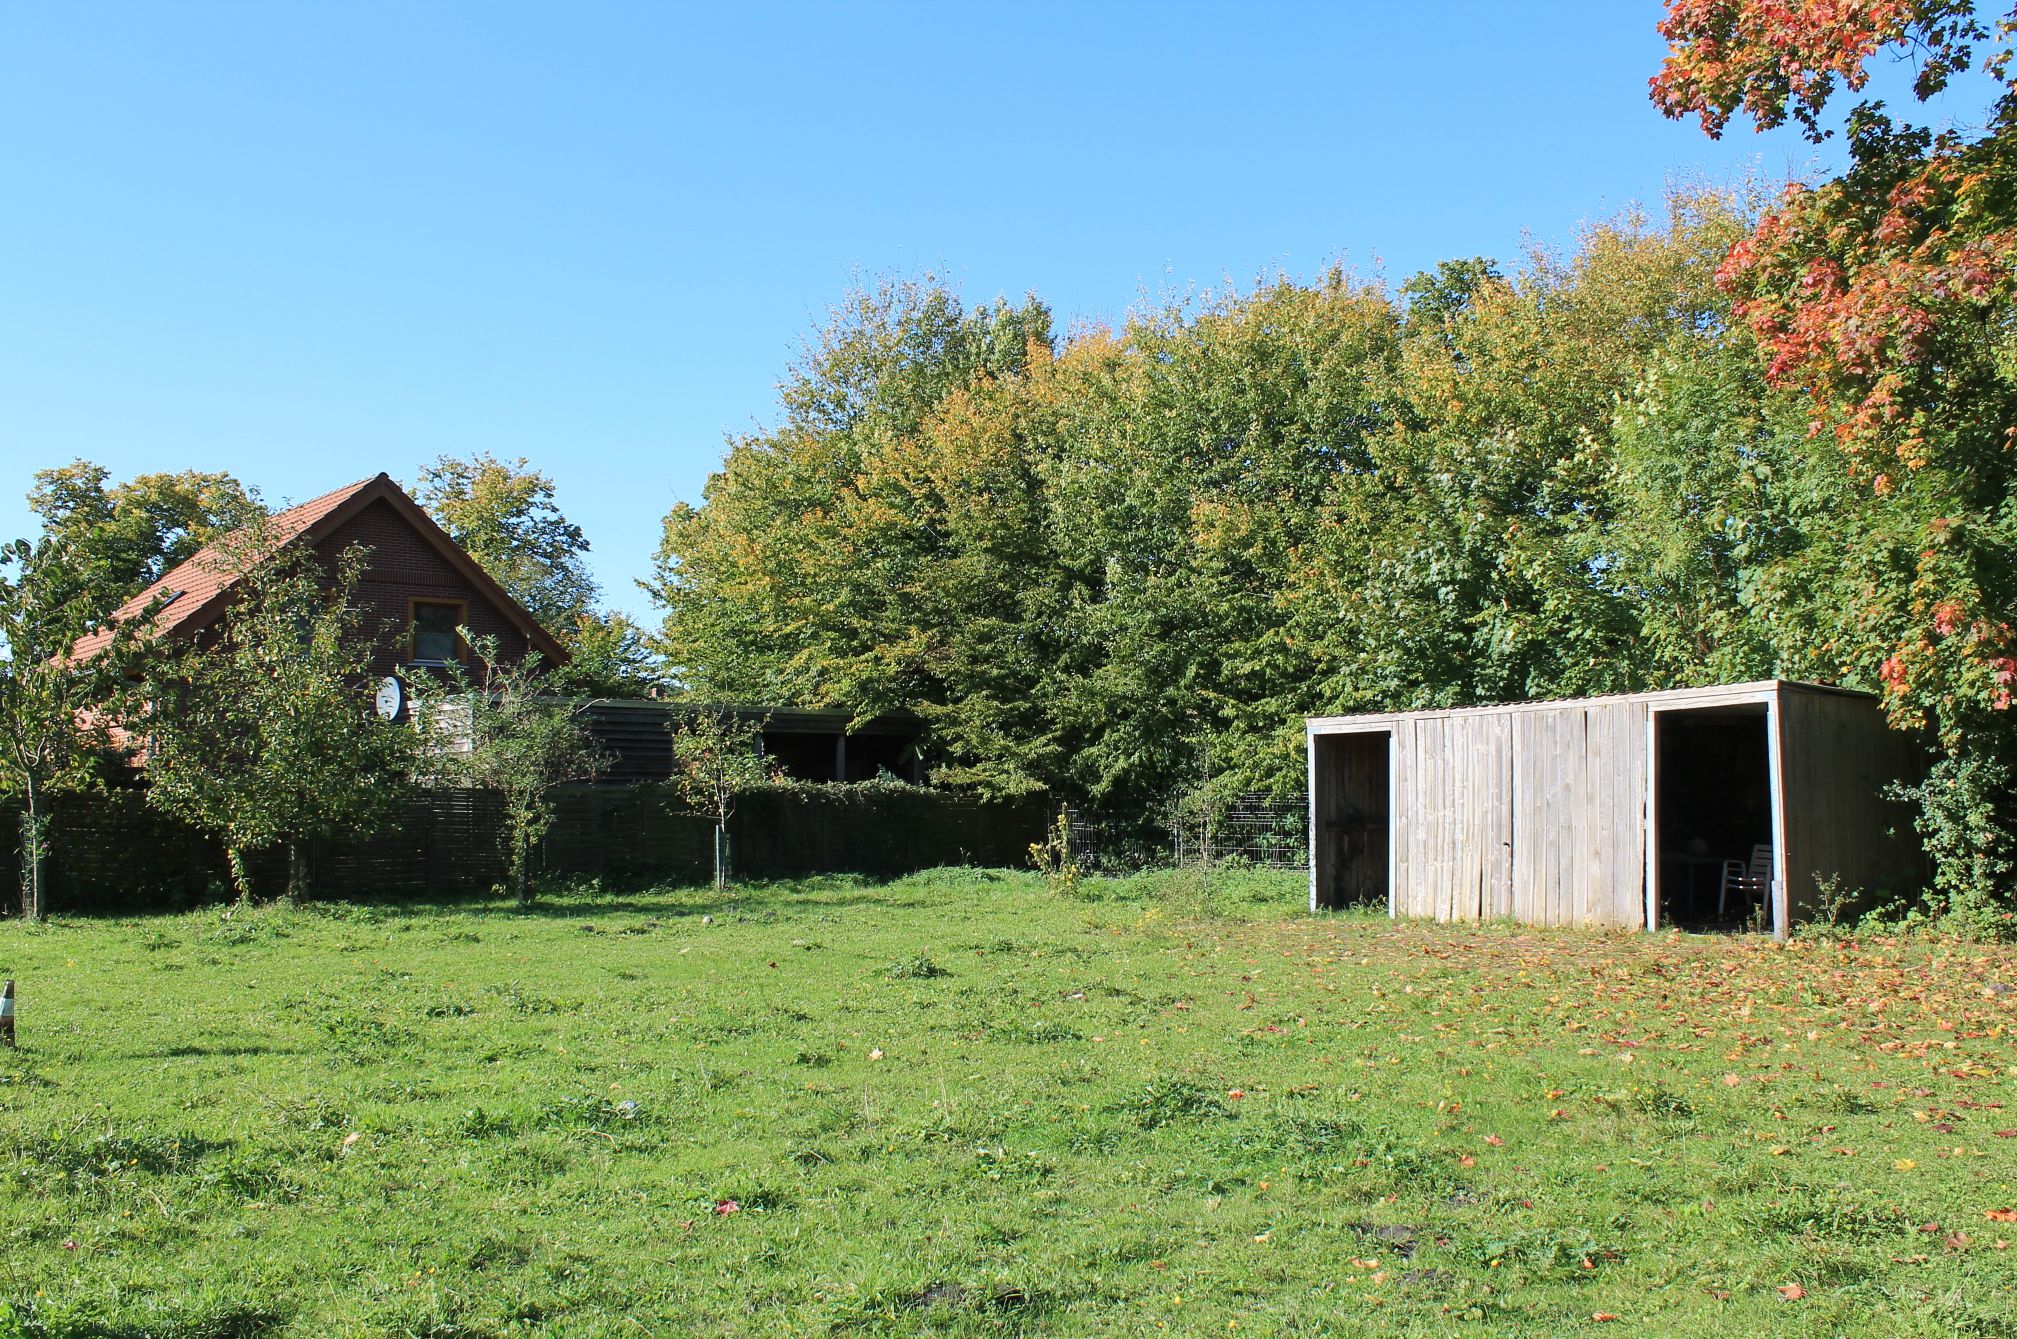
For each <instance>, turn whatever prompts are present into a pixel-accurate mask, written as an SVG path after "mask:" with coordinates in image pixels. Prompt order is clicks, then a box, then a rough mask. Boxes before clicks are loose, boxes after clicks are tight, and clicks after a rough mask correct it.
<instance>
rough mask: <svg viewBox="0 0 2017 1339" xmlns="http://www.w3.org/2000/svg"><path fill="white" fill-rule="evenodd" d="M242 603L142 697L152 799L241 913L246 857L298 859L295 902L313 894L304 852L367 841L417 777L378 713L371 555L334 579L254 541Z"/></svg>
mask: <svg viewBox="0 0 2017 1339" xmlns="http://www.w3.org/2000/svg"><path fill="white" fill-rule="evenodd" d="M232 554H233V557H232V559H231V561H233V562H234V563H235V564H236V565H237V566H238V567H239V569H240V571H241V572H242V575H241V576H240V577H239V581H238V588H239V594H238V596H237V597H236V599H235V600H234V601H233V603H232V604H231V605H230V607H229V608H228V609H226V611H225V613H224V615H223V617H222V618H221V620H220V622H219V625H218V629H217V632H216V635H215V636H214V637H213V638H206V639H205V640H204V641H203V642H201V643H200V644H197V645H194V646H189V647H185V648H181V649H180V650H178V651H176V652H175V653H173V654H164V655H162V656H159V657H157V658H156V659H155V661H154V663H153V664H152V666H151V667H150V669H149V671H148V673H147V676H146V679H145V681H144V684H143V686H142V690H141V693H140V697H141V699H142V701H143V703H144V708H143V714H142V715H141V716H139V717H138V718H137V719H135V720H134V721H133V722H132V726H133V728H134V729H136V730H144V734H145V741H146V766H147V777H148V783H149V784H148V789H147V799H148V802H149V803H150V804H153V805H156V806H158V807H159V808H161V809H162V810H163V811H164V812H166V813H169V814H172V815H174V816H175V817H177V818H179V819H182V820H183V821H185V822H187V823H189V824H191V825H193V826H195V827H198V828H201V829H203V830H205V831H207V832H211V833H213V834H215V835H216V837H217V838H218V840H219V841H220V842H222V844H223V846H224V849H225V854H226V856H227V858H228V859H229V862H230V867H231V878H232V883H233V885H234V886H235V887H236V889H237V892H238V900H239V904H240V905H243V904H244V903H246V902H247V901H249V900H250V899H251V897H252V895H253V889H252V881H251V875H250V873H249V871H248V867H247V863H246V858H247V856H248V855H249V854H250V853H252V852H256V851H261V850H266V849H269V848H271V847H274V846H278V845H285V846H286V847H287V849H288V856H289V859H288V882H287V892H286V896H287V897H288V899H289V900H294V899H297V898H299V897H301V896H303V895H304V894H305V892H306V884H307V876H308V869H307V863H306V859H305V852H304V849H303V844H304V843H305V842H307V841H310V840H312V839H315V838H318V837H328V836H333V835H335V834H337V833H339V832H341V833H358V832H366V831H369V830H371V828H373V827H374V826H375V825H377V824H378V823H380V822H382V821H383V820H384V819H385V818H387V817H388V816H389V815H390V813H391V812H392V809H393V806H394V803H395V801H396V800H397V799H398V798H399V796H400V795H401V794H402V788H403V786H404V784H405V782H406V779H407V778H408V777H409V775H410V774H411V769H412V765H413V762H414V757H415V750H414V735H413V732H412V731H410V730H407V729H403V728H401V727H398V726H395V725H392V724H389V723H387V722H385V721H381V720H379V719H378V718H377V716H376V715H375V713H374V712H373V710H372V703H371V686H370V681H369V672H370V665H371V659H372V653H373V650H374V645H373V637H372V635H371V630H369V629H367V628H366V627H365V626H364V624H363V621H362V616H361V615H360V613H359V612H358V610H357V608H356V606H355V604H354V602H353V600H352V596H353V594H354V593H355V591H356V588H357V584H358V582H359V580H360V579H361V578H362V576H363V573H364V569H365V553H364V551H363V550H362V549H361V548H352V549H350V550H349V551H348V552H346V553H344V554H343V555H342V556H341V557H340V558H339V559H338V560H337V561H336V562H335V563H334V564H333V567H331V568H327V569H326V568H325V567H324V566H323V565H322V564H320V563H319V562H318V561H317V560H316V559H315V558H314V557H313V555H310V554H307V553H303V552H299V551H295V550H291V549H281V550H280V551H278V552H277V553H276V552H273V551H272V548H271V546H270V545H268V544H265V543H264V542H263V540H262V538H261V537H260V535H259V533H258V530H257V528H256V527H255V528H254V529H253V530H251V531H248V532H244V533H242V534H241V535H240V536H239V538H238V539H237V540H235V541H233V545H232Z"/></svg>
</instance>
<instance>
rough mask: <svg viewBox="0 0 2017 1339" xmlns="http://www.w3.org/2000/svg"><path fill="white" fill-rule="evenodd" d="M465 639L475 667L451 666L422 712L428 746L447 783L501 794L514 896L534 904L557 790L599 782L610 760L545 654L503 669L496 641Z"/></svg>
mask: <svg viewBox="0 0 2017 1339" xmlns="http://www.w3.org/2000/svg"><path fill="white" fill-rule="evenodd" d="M458 635H460V636H461V637H462V638H463V640H464V641H465V642H467V643H468V645H469V649H470V652H471V654H472V656H473V659H474V661H475V664H474V666H473V667H472V666H467V665H464V664H462V663H460V662H456V663H452V664H450V665H448V666H446V667H445V668H444V670H443V672H442V678H441V680H440V684H441V686H443V687H445V688H446V692H445V693H442V694H440V695H439V696H438V699H437V700H435V701H433V702H431V703H430V702H424V703H423V706H422V708H421V710H420V712H419V717H420V719H419V722H418V724H419V727H420V729H419V737H420V742H421V744H422V747H424V748H425V749H426V750H427V753H428V765H429V767H430V768H432V769H434V770H436V771H438V772H439V773H440V779H441V780H444V781H447V782H450V783H459V784H462V785H466V786H473V787H476V788H478V789H482V790H493V791H496V792H497V794H498V796H499V797H500V798H501V799H502V800H503V801H504V822H503V824H502V825H501V826H500V828H499V830H498V834H497V837H498V842H499V844H500V845H501V846H502V847H503V849H504V854H505V867H506V870H507V874H506V878H507V880H508V881H509V883H510V886H511V892H512V895H513V896H514V897H516V898H517V899H518V902H519V904H520V905H521V906H523V905H526V904H529V903H530V902H531V901H532V898H533V892H534V889H533V886H532V852H533V848H534V847H535V846H537V845H538V844H539V840H540V838H542V837H544V836H545V835H546V832H547V829H548V828H550V827H552V826H553V814H554V806H555V800H554V790H555V789H556V788H557V787H560V786H563V785H566V784H567V783H568V782H571V781H592V780H594V779H595V778H596V777H597V776H599V775H600V774H601V773H602V771H603V769H604V768H605V767H606V766H607V765H608V762H609V759H608V757H607V755H606V754H605V753H604V752H603V750H602V748H601V746H600V745H599V744H597V742H596V740H595V737H594V736H593V735H592V734H591V733H590V732H589V729H588V723H587V721H586V719H585V718H584V717H583V715H582V709H583V706H584V704H583V703H582V702H580V701H578V700H575V699H573V698H559V697H554V696H552V695H551V689H552V686H553V685H552V682H551V680H550V678H549V677H548V671H547V666H546V664H545V662H544V661H543V660H542V659H541V658H540V656H539V655H538V653H537V652H534V653H532V654H530V655H528V656H526V657H525V658H524V659H523V660H520V661H518V662H517V663H515V664H506V663H500V657H499V655H498V650H497V641H496V639H495V638H489V637H474V636H471V635H470V633H469V630H468V629H467V628H464V629H462V630H461V631H460V633H459V634H458Z"/></svg>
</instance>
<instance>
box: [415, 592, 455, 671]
mask: <svg viewBox="0 0 2017 1339" xmlns="http://www.w3.org/2000/svg"><path fill="white" fill-rule="evenodd" d="M461 626H462V606H461V605H460V604H458V603H454V602H452V601H448V600H415V601H414V602H413V647H412V650H413V657H412V659H413V663H414V664H416V665H446V664H448V663H450V662H451V661H459V660H461V659H462V637H461V634H460V633H458V632H457V631H456V630H457V629H458V628H460V627H461Z"/></svg>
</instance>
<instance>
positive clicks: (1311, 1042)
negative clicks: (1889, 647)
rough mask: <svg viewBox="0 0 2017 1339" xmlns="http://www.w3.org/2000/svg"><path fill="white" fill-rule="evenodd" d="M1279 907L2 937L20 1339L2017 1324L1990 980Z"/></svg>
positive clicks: (842, 903)
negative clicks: (10, 1042)
mask: <svg viewBox="0 0 2017 1339" xmlns="http://www.w3.org/2000/svg"><path fill="white" fill-rule="evenodd" d="M1301 887H1302V881H1301V879H1300V877H1299V876H1296V875H1293V874H1290V875H1275V874H1262V873H1246V874H1238V875H1229V876H1225V877H1223V878H1221V879H1219V880H1218V881H1217V882H1216V884H1215V886H1214V887H1212V888H1210V889H1203V888H1200V887H1199V886H1198V885H1197V882H1196V880H1195V878H1187V877H1184V876H1172V875H1165V876H1145V877H1140V878H1136V879H1132V880H1126V881H1119V882H1112V881H1095V882H1094V883H1092V884H1090V885H1088V887H1087V889H1086V894H1087V895H1086V896H1084V897H1080V898H1072V899H1067V898H1061V897H1058V896H1056V895H1054V894H1052V893H1051V892H1049V891H1047V890H1046V889H1045V887H1044V886H1043V884H1042V883H1041V882H1039V881H1037V880H1035V879H1033V878H1030V877H1026V876H1022V875H1012V874H1001V873H991V872H986V871H972V870H948V871H938V872H933V873H928V874H923V875H919V876H916V877H913V878H909V879H904V880H901V881H898V882H895V883H889V884H881V885H877V884H870V883H865V882H861V881H856V880H847V879H820V880H808V881H802V882H795V883H781V884H774V885H766V886H760V887H755V888H749V889H742V890H737V891H736V892H735V893H734V894H733V895H732V896H731V897H729V898H727V899H725V900H716V899H715V898H714V896H713V895H712V893H710V892H706V891H702V890H692V889H673V890H665V891H661V892H651V893H644V894H638V895H630V896H622V897H610V896H590V895H582V896H556V897H552V898H550V899H548V900H547V902H546V903H545V904H544V905H543V906H541V907H540V908H539V909H538V910H536V911H534V912H531V913H520V912H517V911H515V910H513V909H511V908H510V907H508V906H505V905H502V904H464V905H457V906H443V907H411V906H326V907H310V908H306V909H302V910H298V911H293V912H284V911H280V910H262V911H257V912H253V913H250V914H244V915H240V916H239V917H237V918H235V919H231V920H224V919H221V918H220V917H219V916H218V914H217V913H216V912H215V911H209V912H196V913H190V914H187V915H180V916H162V917H151V918H136V919H126V920H69V921H59V922H57V923H54V924H51V925H47V926H43V927H35V926H27V925H22V924H19V923H12V922H10V923H6V924H0V976H14V977H18V978H20V980H21V982H22V1001H21V1018H20V1024H21V1037H22V1046H21V1048H20V1049H19V1050H17V1051H13V1052H5V1051H0V1339H17V1336H22V1335H28V1336H72V1337H76V1339H82V1337H84V1336H96V1337H100V1339H110V1337H114V1336H132V1337H135V1339H137V1337H138V1336H179V1337H183V1339H198V1337H203V1336H209V1337H217V1339H222V1337H225V1336H250V1335H263V1334H288V1335H302V1336H307V1335H315V1336H323V1335H351V1334H354V1335H442V1336H446V1335H456V1336H484V1335H497V1336H502V1335H534V1334H539V1335H568V1336H590V1335H595V1336H600V1335H611V1336H614V1335H629V1334H675V1333H676V1334H684V1335H741V1334H819V1335H853V1334H861V1335H871V1334H935V1335H936V1334H952V1335H969V1334H970V1335H983V1334H988V1335H997V1334H1023V1335H1043V1336H1052V1335H1060V1336H1062V1335H1106V1334H1136V1333H1170V1334H1190V1335H1208V1334H1209V1335H1228V1334H1232V1335H1255V1336H1292V1335H1307V1336H1315V1335H1351V1334H1368V1335H1371V1334H1421V1335H1450V1334H1463V1333H1478V1334H1518V1335H1535V1336H1540V1335H1556V1334H1563V1333H1575V1332H1580V1331H1586V1330H1587V1331H1591V1332H1595V1333H1606V1332H1608V1331H1609V1329H1611V1328H1614V1327H1615V1328H1619V1329H1627V1328H1629V1329H1633V1330H1636V1331H1638V1332H1641V1333H1658V1334H1663V1335H1689V1334H1698V1335H1718V1336H1727V1335H1732V1334H1745V1335H1753V1334H1761V1335H1762V1334H1788V1335H1792V1334H1803V1335H1804V1334H1886V1335H1928V1336H1931V1335H1957V1334H1959V1335H1995V1334H2008V1333H2010V1317H2011V1315H2012V1314H2013V1301H2012V1299H2013V1296H2017V1293H2013V1288H2017V1252H2013V1251H2012V1250H2011V1249H2010V1248H2009V1246H2008V1241H2009V1239H2012V1238H2017V1222H2013V1221H2011V1220H2012V1219H2013V1218H2017V1213H2013V1212H2012V1211H2013V1210H2017V1033H2013V1023H2017V951H2013V950H2011V949H2009V948H1990V947H1980V946H1972V945H1964V944H1955V943H1945V942H1938V941H1897V942H1893V941H1877V940H1864V941H1854V940H1839V941H1837V940H1796V941H1795V942H1793V943H1792V944H1790V945H1787V946H1784V947H1779V946H1774V945H1772V944H1771V943H1769V942H1767V941H1760V940H1731V939H1723V938H1684V937H1677V936H1671V935H1659V936H1643V935H1624V934H1602V933H1594V932H1571V931H1539V930H1531V929H1521V928H1517V927H1510V926H1463V927H1453V926H1440V925H1430V924H1406V923H1403V924H1393V923H1390V922H1389V921H1387V920H1386V918H1385V917H1383V916H1375V915H1359V914H1352V915H1341V916H1335V917H1323V918H1310V917H1307V916H1304V915H1301V914H1299V913H1298V910H1297V908H1298V907H1299V905H1300V900H1301V896H1302V893H1301ZM704 917H711V918H712V919H711V923H709V922H708V921H706V920H704V919H703V918H704Z"/></svg>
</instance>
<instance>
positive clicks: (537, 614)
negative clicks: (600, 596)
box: [414, 452, 596, 636]
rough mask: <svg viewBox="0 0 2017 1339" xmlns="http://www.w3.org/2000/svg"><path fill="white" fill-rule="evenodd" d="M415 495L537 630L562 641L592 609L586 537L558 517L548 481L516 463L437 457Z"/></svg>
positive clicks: (523, 463)
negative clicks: (533, 621)
mask: <svg viewBox="0 0 2017 1339" xmlns="http://www.w3.org/2000/svg"><path fill="white" fill-rule="evenodd" d="M414 497H415V499H416V500H417V501H418V502H419V503H420V505H421V506H422V507H424V508H426V510H427V513H428V514H429V515H430V516H432V517H433V518H434V520H435V522H436V523H437V524H438V525H440V526H441V528H442V529H443V530H446V531H447V532H448V535H449V537H450V538H451V539H453V540H454V541H455V542H456V543H457V544H459V545H461V546H462V548H463V549H464V550H465V551H466V552H467V553H468V554H469V555H470V556H471V557H472V558H474V559H476V561H477V562H478V563H480V564H482V566H483V570H484V571H486V572H488V573H490V575H491V576H492V577H494V578H495V579H496V580H497V583H498V584H499V585H501V586H503V587H504V589H505V590H507V591H509V592H510V594H511V597H512V598H513V599H515V600H517V601H518V602H519V603H520V604H522V605H524V606H525V608H526V610H527V611H528V612H530V613H531V614H532V616H533V617H534V618H535V619H537V620H539V623H540V625H541V626H542V627H544V628H546V629H548V630H549V631H551V632H553V633H554V634H555V635H556V636H563V635H565V634H566V633H567V632H568V631H569V630H571V629H573V628H574V627H575V625H576V620H577V619H578V618H580V617H581V616H582V615H585V614H587V613H588V612H589V611H590V610H591V609H592V608H593V606H594V604H595V597H596V587H595V581H594V579H593V578H592V577H590V576H589V574H588V566H587V564H586V562H585V561H584V557H585V555H586V554H587V553H588V539H587V537H586V536H584V535H583V534H582V532H581V527H580V526H578V525H576V524H574V523H573V522H572V521H570V520H568V519H567V517H566V516H564V515H562V514H561V511H560V508H559V506H558V505H556V504H555V502H554V486H553V480H551V479H550V478H548V477H547V476H546V475H545V474H543V473H541V472H540V471H538V470H536V469H533V468H532V467H531V465H530V464H529V463H527V462H526V460H525V459H524V458H523V457H521V458H519V459H517V460H514V461H511V462H509V463H506V462H504V461H501V460H498V459H497V458H496V457H494V456H492V455H490V454H489V453H487V452H485V453H481V454H478V455H474V456H471V457H469V458H468V459H466V460H464V459H459V458H457V457H455V456H441V457H439V458H437V459H436V460H435V462H434V463H433V464H432V465H428V466H426V467H424V468H423V469H422V470H421V472H420V483H419V484H418V486H417V487H416V488H415V489H414Z"/></svg>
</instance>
